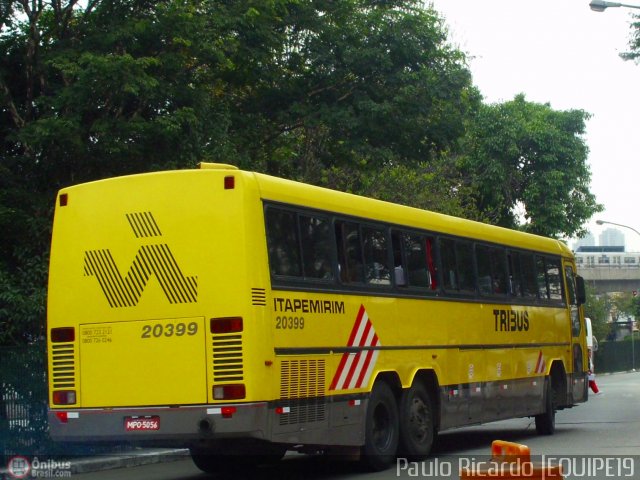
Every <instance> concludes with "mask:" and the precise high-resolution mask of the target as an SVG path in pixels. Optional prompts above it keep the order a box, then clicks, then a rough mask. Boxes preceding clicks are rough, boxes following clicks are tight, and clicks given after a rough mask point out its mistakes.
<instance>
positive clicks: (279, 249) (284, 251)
mask: <svg viewBox="0 0 640 480" xmlns="http://www.w3.org/2000/svg"><path fill="white" fill-rule="evenodd" d="M265 222H266V229H267V248H268V251H269V264H270V267H271V273H272V274H273V275H281V276H288V277H300V276H302V268H301V264H300V249H299V244H298V226H297V222H296V214H295V212H290V211H288V210H280V209H277V208H272V207H269V208H267V211H266V214H265Z"/></svg>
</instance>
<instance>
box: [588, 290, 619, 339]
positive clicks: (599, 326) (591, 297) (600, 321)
mask: <svg viewBox="0 0 640 480" xmlns="http://www.w3.org/2000/svg"><path fill="white" fill-rule="evenodd" d="M585 287H586V293H587V301H586V303H585V305H584V316H585V317H589V318H590V319H591V328H592V333H593V335H594V336H595V337H596V338H597V339H598V340H599V341H601V340H605V339H606V338H607V337H608V335H609V333H610V331H611V325H610V324H609V323H608V319H609V313H610V311H611V305H612V303H611V299H610V298H609V296H608V295H607V294H604V295H596V293H595V290H594V289H593V287H591V286H590V285H588V284H587V285H585Z"/></svg>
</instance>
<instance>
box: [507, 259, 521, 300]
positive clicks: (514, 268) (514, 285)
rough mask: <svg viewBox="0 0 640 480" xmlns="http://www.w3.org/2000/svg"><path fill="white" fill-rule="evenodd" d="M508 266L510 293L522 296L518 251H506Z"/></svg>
mask: <svg viewBox="0 0 640 480" xmlns="http://www.w3.org/2000/svg"><path fill="white" fill-rule="evenodd" d="M507 260H508V268H509V285H510V291H511V294H512V295H513V296H515V297H523V296H524V286H523V280H522V268H521V267H522V265H521V263H520V252H514V251H509V252H507Z"/></svg>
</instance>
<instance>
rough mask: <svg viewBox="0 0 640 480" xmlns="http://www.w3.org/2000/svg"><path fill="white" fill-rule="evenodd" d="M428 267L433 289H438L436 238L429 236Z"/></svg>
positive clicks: (427, 242)
mask: <svg viewBox="0 0 640 480" xmlns="http://www.w3.org/2000/svg"><path fill="white" fill-rule="evenodd" d="M426 246H427V267H428V268H429V280H430V282H431V290H437V289H438V270H437V268H436V256H435V238H433V237H427V239H426Z"/></svg>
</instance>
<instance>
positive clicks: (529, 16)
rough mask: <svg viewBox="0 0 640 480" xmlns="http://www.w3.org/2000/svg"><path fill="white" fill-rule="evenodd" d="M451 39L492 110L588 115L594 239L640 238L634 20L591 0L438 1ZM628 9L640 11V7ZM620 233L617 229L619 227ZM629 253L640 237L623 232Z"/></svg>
mask: <svg viewBox="0 0 640 480" xmlns="http://www.w3.org/2000/svg"><path fill="white" fill-rule="evenodd" d="M431 3H432V4H433V6H434V8H435V9H436V10H437V11H438V12H440V14H441V15H442V16H443V17H444V18H445V22H446V24H447V25H448V30H449V39H450V42H451V43H453V44H454V45H455V46H457V47H458V48H459V49H461V50H462V51H464V52H466V53H467V55H468V57H469V59H470V60H469V66H470V69H471V72H472V74H473V81H474V84H475V85H476V86H477V87H478V88H479V90H480V92H481V93H482V95H483V97H484V100H485V102H486V103H496V102H505V101H509V100H512V99H513V97H514V96H515V95H517V94H518V93H524V94H525V97H526V99H527V100H529V101H532V102H538V103H549V104H550V105H551V107H552V108H553V109H555V110H571V109H580V110H584V111H586V112H588V113H590V114H591V118H590V119H589V120H588V122H587V132H586V135H585V137H584V139H585V142H586V144H587V146H588V147H589V150H590V153H589V157H588V163H589V165H590V168H591V191H592V192H593V193H594V194H595V195H596V198H597V201H598V202H599V203H601V204H603V205H604V207H605V210H604V211H603V212H601V213H599V214H596V215H595V216H594V217H593V218H592V220H591V221H590V222H589V223H588V224H587V227H588V228H589V230H590V231H591V232H592V233H593V234H594V235H595V237H596V239H597V238H598V236H599V234H600V233H601V232H602V230H603V229H605V228H611V226H610V225H603V226H598V225H596V224H595V220H596V219H601V220H606V221H610V222H615V223H619V224H622V225H627V226H629V227H632V228H634V229H636V230H638V231H640V128H639V127H640V122H638V121H637V120H636V119H637V118H638V117H640V65H637V64H636V63H634V62H629V61H624V60H622V59H621V58H620V56H619V54H620V53H621V52H625V51H627V50H628V45H629V39H630V37H631V28H630V24H631V21H632V13H638V14H640V10H635V9H630V8H624V7H623V8H608V9H606V10H605V11H604V12H602V13H598V12H594V11H592V10H591V9H590V8H589V0H555V1H551V0H546V1H540V0H537V1H536V0H482V1H478V0H431ZM626 3H630V4H634V5H640V0H637V1H635V2H633V1H632V0H629V1H628V2H626ZM614 228H615V227H614ZM620 230H621V231H623V232H624V234H625V237H626V244H627V251H640V234H636V233H634V232H633V231H631V230H628V229H620Z"/></svg>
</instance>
